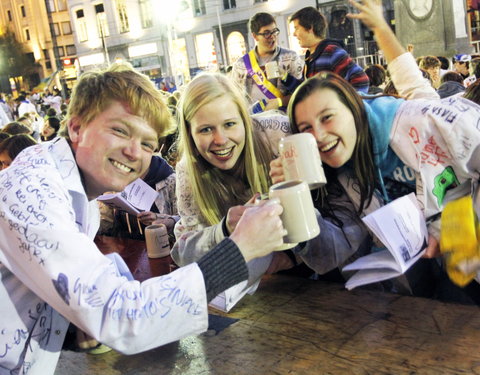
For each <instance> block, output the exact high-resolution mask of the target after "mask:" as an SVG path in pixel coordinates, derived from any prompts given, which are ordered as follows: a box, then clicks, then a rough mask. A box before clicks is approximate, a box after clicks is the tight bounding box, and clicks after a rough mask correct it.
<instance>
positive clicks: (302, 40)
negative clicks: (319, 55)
mask: <svg viewBox="0 0 480 375" xmlns="http://www.w3.org/2000/svg"><path fill="white" fill-rule="evenodd" d="M292 23H293V30H294V31H293V36H294V37H295V38H297V40H298V44H300V47H302V48H308V49H310V48H313V47H316V46H317V44H318V43H319V41H318V39H319V38H317V37H316V36H315V34H314V33H313V30H312V29H310V30H307V29H306V28H304V27H303V26H302V25H300V23H299V22H298V20H293V21H292Z"/></svg>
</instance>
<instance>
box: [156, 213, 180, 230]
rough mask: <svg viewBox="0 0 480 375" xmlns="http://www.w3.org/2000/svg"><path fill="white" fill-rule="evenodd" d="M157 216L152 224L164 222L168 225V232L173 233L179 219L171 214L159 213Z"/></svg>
mask: <svg viewBox="0 0 480 375" xmlns="http://www.w3.org/2000/svg"><path fill="white" fill-rule="evenodd" d="M156 216H157V218H156V219H155V220H154V221H153V223H152V224H164V225H165V226H166V227H167V232H168V233H173V228H175V224H176V223H177V221H176V220H175V218H174V217H173V216H171V215H165V214H157V215H156Z"/></svg>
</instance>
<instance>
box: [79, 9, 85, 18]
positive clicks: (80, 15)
mask: <svg viewBox="0 0 480 375" xmlns="http://www.w3.org/2000/svg"><path fill="white" fill-rule="evenodd" d="M83 17H85V15H84V14H83V9H80V10H77V18H83Z"/></svg>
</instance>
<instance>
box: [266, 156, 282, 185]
mask: <svg viewBox="0 0 480 375" xmlns="http://www.w3.org/2000/svg"><path fill="white" fill-rule="evenodd" d="M269 174H270V178H271V179H272V182H273V183H274V184H278V183H279V182H283V181H285V176H284V175H283V166H282V159H281V158H276V159H273V160H272V161H271V162H270V173H269Z"/></svg>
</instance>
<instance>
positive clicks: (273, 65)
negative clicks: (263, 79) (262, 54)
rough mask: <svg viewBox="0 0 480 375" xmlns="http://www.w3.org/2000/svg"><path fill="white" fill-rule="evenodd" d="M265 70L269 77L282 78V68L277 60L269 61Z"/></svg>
mask: <svg viewBox="0 0 480 375" xmlns="http://www.w3.org/2000/svg"><path fill="white" fill-rule="evenodd" d="M265 72H266V73H267V78H268V79H275V78H280V68H279V67H278V63H277V62H276V61H269V62H267V63H266V64H265Z"/></svg>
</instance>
